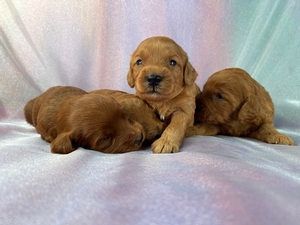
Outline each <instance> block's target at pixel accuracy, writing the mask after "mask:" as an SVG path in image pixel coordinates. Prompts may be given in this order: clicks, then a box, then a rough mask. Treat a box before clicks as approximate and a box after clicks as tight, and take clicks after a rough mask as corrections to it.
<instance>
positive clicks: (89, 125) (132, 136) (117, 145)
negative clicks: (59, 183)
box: [51, 94, 145, 153]
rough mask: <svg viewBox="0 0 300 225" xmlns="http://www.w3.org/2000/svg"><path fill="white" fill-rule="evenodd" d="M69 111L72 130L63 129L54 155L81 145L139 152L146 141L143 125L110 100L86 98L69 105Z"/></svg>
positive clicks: (107, 150)
mask: <svg viewBox="0 0 300 225" xmlns="http://www.w3.org/2000/svg"><path fill="white" fill-rule="evenodd" d="M69 112H71V113H70V115H68V114H65V117H69V123H68V125H69V127H68V128H67V129H65V128H63V129H64V131H63V132H59V133H60V134H59V135H58V137H57V138H56V139H55V140H54V141H53V142H52V143H51V147H52V152H58V153H68V152H70V151H72V150H74V149H76V148H77V147H80V146H81V147H84V148H88V149H93V150H97V151H101V152H104V153H123V152H128V151H134V150H138V149H139V148H140V147H141V145H142V143H143V141H144V138H145V132H144V130H143V127H142V125H141V124H139V123H138V122H136V121H134V120H132V119H130V118H129V117H128V116H127V115H125V113H124V112H123V111H122V109H121V107H120V105H119V104H118V103H117V102H116V101H115V100H114V99H112V98H111V97H107V96H101V95H95V94H87V95H84V96H82V97H80V98H79V99H78V100H76V101H75V102H74V104H72V105H71V106H70V111H69ZM60 113H63V114H64V113H65V112H60ZM65 119H67V118H65ZM61 151H63V152H61Z"/></svg>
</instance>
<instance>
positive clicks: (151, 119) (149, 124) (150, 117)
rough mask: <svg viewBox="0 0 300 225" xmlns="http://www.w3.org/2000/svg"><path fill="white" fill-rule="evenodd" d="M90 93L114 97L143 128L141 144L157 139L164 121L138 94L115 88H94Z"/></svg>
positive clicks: (162, 128)
mask: <svg viewBox="0 0 300 225" xmlns="http://www.w3.org/2000/svg"><path fill="white" fill-rule="evenodd" d="M90 94H99V95H105V96H110V97H112V98H113V99H115V100H116V101H117V102H118V103H119V104H120V105H121V108H122V109H123V111H124V112H125V113H126V114H127V115H128V117H129V118H131V119H133V120H135V121H137V122H139V123H140V124H141V125H142V126H143V128H144V130H145V141H144V143H143V144H145V145H150V144H152V143H153V142H154V141H155V140H156V139H158V138H159V137H160V136H161V134H162V132H163V130H164V129H165V123H164V122H162V121H161V120H159V119H158V117H157V115H156V114H155V112H154V110H153V109H152V108H151V107H150V106H149V105H148V104H147V103H146V102H145V101H143V100H142V99H140V98H139V97H138V96H136V95H133V94H129V93H126V92H123V91H117V90H108V89H102V90H95V91H92V92H90Z"/></svg>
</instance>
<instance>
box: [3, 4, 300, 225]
mask: <svg viewBox="0 0 300 225" xmlns="http://www.w3.org/2000/svg"><path fill="white" fill-rule="evenodd" d="M299 12H300V2H299V1H296V0H295V1H293V0H290V1H274V0H264V1H260V0H252V1H240V0H232V1H220V0H199V1H179V0H178V1H171V0H165V1H163V0H154V1H136V0H128V1H127V0H126V1H125V0H119V1H110V0H96V1H95V0H84V1H72V0H62V1H47V0H45V1H40V0H39V1H38V0H26V1H18V0H14V1H13V0H0V199H1V200H0V224H18V225H20V224H26V225H28V224H101V225H106V224H107V225H112V224H130V225H132V224H159V225H163V224H168V225H170V224H172V225H177V224H178V225H179V224H180V225H182V224H203V225H206V224H209V225H219V224H220V225H224V224H225V225H226V224H231V225H244V224H251V225H253V224H255V225H260V224H261V225H266V224H270V225H271V224H272V225H274V224H289V225H293V224H299V221H300V213H299V211H300V147H299V145H300V135H299V133H300V113H299V112H300V91H299V86H300V75H299V74H300V61H299V60H300V13H299ZM156 35H164V36H168V37H170V38H172V39H174V40H175V41H176V42H177V43H178V44H180V45H181V46H182V47H183V49H184V50H185V51H186V52H187V53H188V55H189V58H190V61H191V63H192V64H193V66H194V67H195V68H196V70H197V71H198V74H199V76H198V78H197V83H198V84H199V86H200V87H201V88H202V86H203V84H204V82H205V81H206V79H207V78H208V77H209V76H210V75H211V74H212V73H214V72H216V71H218V70H220V69H223V68H227V67H240V68H243V69H245V70H247V71H248V72H249V73H250V74H251V75H252V77H253V78H255V79H256V80H257V81H258V82H260V83H261V84H262V85H263V86H264V87H265V88H266V89H267V90H268V91H269V93H270V95H271V96H272V98H273V101H274V104H275V109H276V112H275V126H276V128H278V130H279V131H280V132H283V133H285V134H287V135H290V136H291V137H292V138H293V139H294V141H295V146H293V147H289V146H281V145H271V144H266V143H262V142H259V141H256V140H252V139H249V138H236V137H226V136H215V137H201V136H194V137H190V138H186V139H185V140H184V143H183V145H182V147H181V152H180V153H177V154H165V155H156V154H152V152H151V150H150V148H146V149H144V150H142V151H138V152H131V153H126V154H119V155H108V154H103V153H99V152H95V151H90V150H85V149H83V148H80V149H79V150H76V151H75V152H73V153H71V154H68V155H57V154H51V153H50V148H49V144H48V143H47V142H45V141H43V140H41V139H40V137H39V135H38V134H37V133H36V132H35V129H34V128H33V127H32V126H30V125H28V124H27V123H26V122H25V121H24V116H23V107H24V105H25V103H26V102H27V101H28V100H29V99H31V98H33V97H35V96H37V95H38V94H40V93H41V92H43V91H45V90H46V89H47V88H49V87H51V86H55V85H72V86H77V87H80V88H83V89H85V90H87V91H90V90H95V89H102V88H109V89H118V90H123V91H127V92H131V93H133V92H134V90H133V89H131V88H130V87H129V86H128V84H127V81H126V75H127V71H128V69H129V58H130V54H131V53H132V52H133V51H134V49H135V48H136V47H137V45H138V44H139V43H140V42H141V41H142V40H143V39H145V38H147V37H150V36H156Z"/></svg>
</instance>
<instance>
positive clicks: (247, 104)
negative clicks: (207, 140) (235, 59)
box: [187, 68, 294, 145]
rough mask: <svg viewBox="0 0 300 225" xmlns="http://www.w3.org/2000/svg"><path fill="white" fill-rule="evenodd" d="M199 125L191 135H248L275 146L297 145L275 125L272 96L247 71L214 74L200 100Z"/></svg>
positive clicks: (192, 130) (225, 71)
mask: <svg viewBox="0 0 300 225" xmlns="http://www.w3.org/2000/svg"><path fill="white" fill-rule="evenodd" d="M196 105H197V108H196V113H195V121H196V123H198V124H196V125H195V126H193V127H190V128H189V129H188V131H187V136H190V135H195V134H199V135H216V134H223V135H231V136H246V137H251V138H255V139H258V140H261V141H264V142H267V143H272V144H285V145H294V142H293V140H292V139H291V138H290V137H288V136H286V135H284V134H281V133H279V132H278V131H277V130H276V129H275V127H274V125H273V119H274V105H273V102H272V99H271V97H270V95H269V93H268V92H267V91H266V90H265V88H264V87H263V86H261V85H260V84H259V83H258V82H256V81H255V80H254V79H253V78H252V77H251V76H250V75H249V74H248V73H247V72H246V71H244V70H242V69H239V68H229V69H224V70H221V71H219V72H216V73H214V74H213V75H211V76H210V77H209V78H208V80H207V82H206V83H205V85H204V87H203V91H202V93H201V94H200V95H199V96H198V97H197V99H196Z"/></svg>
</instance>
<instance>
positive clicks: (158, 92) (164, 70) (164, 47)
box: [127, 36, 197, 101]
mask: <svg viewBox="0 0 300 225" xmlns="http://www.w3.org/2000/svg"><path fill="white" fill-rule="evenodd" d="M196 77H197V72H196V71H195V69H194V68H193V66H192V65H191V64H190V62H189V61H188V56H187V54H186V53H185V52H184V51H183V49H182V48H181V47H180V46H179V45H178V44H176V43H175V42H174V41H173V40H172V39H170V38H167V37H161V36H157V37H151V38H148V39H146V40H144V41H143V42H141V43H140V45H139V46H138V47H137V49H136V50H135V51H134V52H133V53H132V55H131V60H130V68H129V72H128V74H127V81H128V84H129V86H130V87H132V88H133V87H135V89H136V94H137V95H138V96H139V97H141V98H142V99H144V100H146V101H163V100H168V99H172V98H174V97H175V96H177V95H178V94H179V93H180V92H181V91H182V90H183V89H184V88H185V86H189V85H192V84H193V83H194V81H195V79H196Z"/></svg>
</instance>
